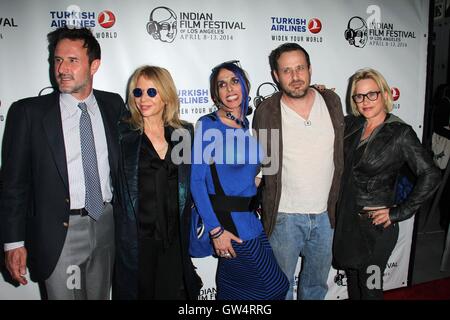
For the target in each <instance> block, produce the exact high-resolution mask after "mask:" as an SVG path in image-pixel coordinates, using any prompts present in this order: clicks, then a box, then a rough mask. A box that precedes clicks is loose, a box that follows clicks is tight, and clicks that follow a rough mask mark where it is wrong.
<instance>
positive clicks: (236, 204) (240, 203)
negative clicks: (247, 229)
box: [209, 194, 258, 212]
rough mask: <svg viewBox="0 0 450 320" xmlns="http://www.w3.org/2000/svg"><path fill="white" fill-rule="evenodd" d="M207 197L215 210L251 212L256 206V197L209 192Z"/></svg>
mask: <svg viewBox="0 0 450 320" xmlns="http://www.w3.org/2000/svg"><path fill="white" fill-rule="evenodd" d="M209 199H210V200H211V204H212V206H213V209H214V210H215V211H227V212H253V211H255V210H256V209H257V208H258V204H257V201H256V197H255V196H254V197H237V196H223V195H215V194H210V195H209Z"/></svg>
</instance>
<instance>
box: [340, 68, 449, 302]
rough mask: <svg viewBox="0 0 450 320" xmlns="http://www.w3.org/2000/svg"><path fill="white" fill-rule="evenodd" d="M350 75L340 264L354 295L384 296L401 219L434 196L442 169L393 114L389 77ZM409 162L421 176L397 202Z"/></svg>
mask: <svg viewBox="0 0 450 320" xmlns="http://www.w3.org/2000/svg"><path fill="white" fill-rule="evenodd" d="M350 81H351V89H350V93H351V107H352V113H353V115H351V116H347V117H346V119H345V121H346V122H345V124H346V128H345V134H344V157H345V160H344V174H343V177H342V185H341V194H340V198H339V202H338V212H337V220H336V230H335V234H334V243H333V251H334V252H333V254H334V266H335V267H336V268H339V269H344V270H345V272H346V275H347V289H348V295H349V298H350V299H383V272H384V270H385V268H386V264H387V261H388V259H389V257H390V255H391V253H392V250H393V249H394V247H395V244H396V243H397V239H398V232H399V230H398V222H399V221H402V220H405V219H408V218H410V217H411V216H412V215H413V214H414V213H415V212H416V211H417V210H418V209H419V207H420V206H421V204H422V203H423V202H424V201H426V200H427V199H428V198H429V197H431V196H432V194H433V192H434V191H435V190H436V189H437V186H438V183H439V179H440V173H439V171H438V169H437V168H436V167H435V165H434V163H433V161H432V159H431V157H430V155H429V154H428V152H427V151H426V150H425V149H424V148H423V147H422V145H421V143H420V141H419V139H418V138H417V136H416V133H415V132H414V130H413V129H412V128H411V126H409V125H407V124H405V123H404V122H403V121H402V120H401V119H400V118H398V117H396V116H395V115H392V114H390V112H391V111H392V95H391V91H390V89H389V86H388V84H387V82H386V80H385V79H384V77H383V76H382V75H381V74H380V73H379V72H378V71H376V70H373V69H362V70H358V71H357V72H356V73H355V74H354V75H353V76H352V77H351V80H350ZM405 164H406V165H408V166H409V168H410V169H411V171H412V172H413V173H414V174H415V175H416V177H417V180H416V182H415V186H414V188H413V189H412V191H411V193H410V194H409V195H408V197H407V198H406V199H405V200H404V201H403V202H401V203H395V188H396V184H397V179H398V177H399V172H400V169H401V168H402V166H403V165H405ZM377 274H378V275H380V276H379V278H380V279H376V280H377V281H369V282H370V286H369V285H368V284H367V282H368V279H369V277H372V278H373V276H374V275H377ZM372 278H371V279H372Z"/></svg>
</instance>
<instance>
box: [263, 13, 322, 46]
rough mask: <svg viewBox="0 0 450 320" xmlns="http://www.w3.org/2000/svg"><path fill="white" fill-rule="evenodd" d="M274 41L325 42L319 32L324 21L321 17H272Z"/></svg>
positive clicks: (271, 29)
mask: <svg viewBox="0 0 450 320" xmlns="http://www.w3.org/2000/svg"><path fill="white" fill-rule="evenodd" d="M270 31H271V37H272V41H280V42H300V43H323V41H324V39H323V37H322V36H321V35H319V33H320V32H321V31H322V21H321V20H320V19H319V18H309V19H307V18H304V17H278V16H272V17H270Z"/></svg>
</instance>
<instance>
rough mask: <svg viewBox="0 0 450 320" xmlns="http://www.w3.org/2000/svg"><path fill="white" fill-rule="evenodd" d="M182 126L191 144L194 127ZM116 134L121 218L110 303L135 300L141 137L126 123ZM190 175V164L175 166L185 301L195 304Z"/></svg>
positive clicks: (196, 286)
mask: <svg viewBox="0 0 450 320" xmlns="http://www.w3.org/2000/svg"><path fill="white" fill-rule="evenodd" d="M183 126H184V129H186V130H187V131H188V132H189V136H190V141H193V132H194V129H193V126H192V125H191V124H189V123H185V124H183ZM169 129H170V131H171V132H172V131H173V130H174V129H173V128H171V127H170V128H169ZM119 134H120V150H121V156H122V159H121V170H120V172H121V175H120V177H121V183H120V186H121V187H120V192H119V193H120V195H121V199H122V203H123V204H124V205H123V206H124V210H123V214H122V215H121V216H120V217H118V218H117V220H118V221H117V223H116V226H117V229H116V269H115V275H114V281H113V299H127V300H128V299H137V298H138V296H137V293H138V278H137V276H138V224H137V222H138V219H137V215H138V209H139V203H138V199H139V190H138V164H139V152H140V148H141V143H142V134H141V133H140V132H139V131H137V130H133V129H131V128H130V126H129V124H128V123H127V122H121V123H120V125H119ZM181 141H182V140H180V142H181ZM175 144H176V142H175ZM189 146H190V144H189ZM174 147H175V146H174ZM189 151H190V150H189ZM189 161H190V155H189ZM190 172H191V166H190V164H188V163H182V164H180V165H179V166H178V199H179V200H178V203H179V214H180V237H181V246H182V259H183V272H184V278H185V285H186V288H187V294H188V299H189V300H195V299H197V296H198V294H199V292H200V289H201V280H200V278H199V277H198V275H197V273H196V272H195V267H194V265H193V264H192V261H191V259H190V257H189V253H188V248H189V245H188V244H189V225H190V217H191V206H192V199H191V193H190V188H189V186H190Z"/></svg>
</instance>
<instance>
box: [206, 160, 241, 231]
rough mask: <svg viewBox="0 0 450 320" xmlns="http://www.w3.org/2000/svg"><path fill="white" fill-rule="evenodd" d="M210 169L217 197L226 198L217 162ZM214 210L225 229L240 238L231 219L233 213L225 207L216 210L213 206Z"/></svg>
mask: <svg viewBox="0 0 450 320" xmlns="http://www.w3.org/2000/svg"><path fill="white" fill-rule="evenodd" d="M209 167H210V168H211V175H212V179H213V182H214V190H215V191H216V195H217V196H226V195H225V192H224V191H223V188H222V185H221V184H220V180H219V175H218V173H217V168H216V163H215V162H213V163H211V164H210V165H209ZM213 209H214V211H215V212H216V215H217V219H219V222H220V224H221V225H222V226H223V227H224V228H225V230H227V231H229V232H231V233H233V234H234V235H236V236H239V234H238V232H237V229H236V226H235V225H234V222H233V219H232V218H231V211H226V210H223V207H219V208H217V207H216V208H215V207H214V206H213Z"/></svg>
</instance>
